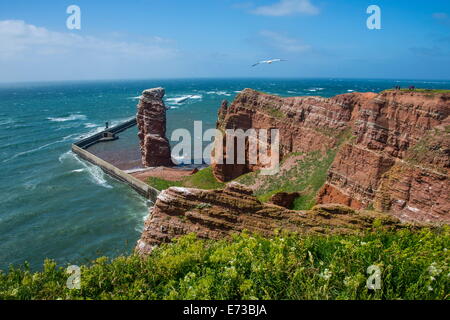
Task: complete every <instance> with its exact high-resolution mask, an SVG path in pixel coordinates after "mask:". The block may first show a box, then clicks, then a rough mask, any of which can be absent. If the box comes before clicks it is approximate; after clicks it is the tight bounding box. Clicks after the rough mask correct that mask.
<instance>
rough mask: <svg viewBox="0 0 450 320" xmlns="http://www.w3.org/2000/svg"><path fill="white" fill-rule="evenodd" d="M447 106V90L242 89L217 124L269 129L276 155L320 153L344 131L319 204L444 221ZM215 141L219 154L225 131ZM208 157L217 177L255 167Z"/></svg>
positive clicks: (447, 216) (447, 205)
mask: <svg viewBox="0 0 450 320" xmlns="http://www.w3.org/2000/svg"><path fill="white" fill-rule="evenodd" d="M449 113H450V94H449V93H440V92H434V91H430V92H419V91H407V92H405V91H399V90H388V91H384V92H382V93H379V94H376V93H349V94H343V95H338V96H335V97H332V98H322V97H289V98H281V97H278V96H272V95H267V94H264V93H260V92H257V91H254V90H251V89H245V90H244V91H242V92H241V93H240V94H239V95H238V96H237V97H236V98H235V100H234V101H233V102H232V104H231V105H228V103H225V102H224V103H222V106H221V108H220V110H219V116H218V123H217V128H218V129H220V130H221V131H223V132H225V130H226V129H243V130H247V129H250V128H253V129H272V128H276V129H278V130H279V132H280V156H281V159H283V158H284V157H285V156H286V155H287V154H289V153H297V152H298V153H308V152H312V151H319V152H325V151H326V150H329V149H330V148H334V147H336V145H337V144H338V142H339V141H340V139H342V138H343V137H345V136H346V133H347V137H350V138H348V139H347V140H346V142H345V143H343V144H342V147H341V148H340V149H339V151H338V152H337V155H336V157H335V159H334V162H333V164H332V166H331V169H330V170H329V172H328V177H327V181H326V183H325V185H324V186H323V188H322V189H321V190H320V192H319V193H318V197H317V201H318V202H319V203H340V204H345V205H348V206H351V207H352V208H355V209H361V208H367V207H372V206H373V207H374V208H375V209H377V210H380V211H388V212H391V213H392V214H394V215H396V216H398V217H400V218H401V219H403V220H414V221H429V222H450V213H449V211H450V199H449V194H450V193H449V168H450V164H449V163H450V160H449V159H450V151H449V150H450V149H449V140H450V133H449V127H450V120H449ZM222 143H223V145H224V152H223V157H224V159H226V157H227V155H226V152H225V146H226V137H224V139H223V141H222ZM247 147H248V145H247ZM248 152H249V150H248V149H247V150H246V151H245V154H246V155H247V156H248ZM216 156H217V155H214V157H213V164H212V166H213V172H214V175H215V176H216V178H217V179H218V180H221V181H230V180H232V179H235V178H236V177H238V176H240V175H242V174H244V173H246V172H250V171H255V170H258V169H260V168H261V166H260V165H258V164H256V165H255V164H250V163H247V162H246V163H245V164H239V165H231V164H221V163H218V162H217V161H215V158H216Z"/></svg>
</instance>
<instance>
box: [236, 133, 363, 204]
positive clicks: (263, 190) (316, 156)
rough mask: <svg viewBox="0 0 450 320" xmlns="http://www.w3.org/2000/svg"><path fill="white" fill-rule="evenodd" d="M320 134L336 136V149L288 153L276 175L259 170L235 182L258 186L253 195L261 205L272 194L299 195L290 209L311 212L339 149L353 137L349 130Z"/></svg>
mask: <svg viewBox="0 0 450 320" xmlns="http://www.w3.org/2000/svg"><path fill="white" fill-rule="evenodd" d="M321 133H322V134H324V135H326V136H334V137H336V138H337V144H336V147H335V148H333V149H329V150H328V151H327V152H326V153H325V154H323V153H322V152H320V151H313V152H309V153H301V152H293V153H290V154H288V155H287V156H285V158H284V159H283V161H282V162H281V164H280V168H281V170H280V173H279V174H277V175H271V176H262V175H260V174H259V172H258V171H257V172H250V173H247V174H245V175H242V176H240V177H239V178H237V179H236V181H237V182H239V183H242V184H245V185H249V186H250V185H254V186H257V187H256V190H255V195H256V196H257V198H258V199H259V200H260V201H262V202H267V201H269V200H270V198H271V197H272V195H274V194H275V193H278V192H300V193H301V195H300V197H298V198H297V199H295V201H294V203H293V207H292V208H291V209H293V210H309V209H311V208H312V207H313V206H314V205H315V204H316V202H315V198H316V194H317V192H318V191H319V189H320V188H321V187H322V186H323V185H324V183H325V181H326V179H327V174H328V170H329V169H330V166H331V164H332V163H333V161H334V158H335V157H336V154H337V152H338V150H339V148H340V147H341V146H342V144H343V143H344V142H351V141H352V140H353V138H354V137H353V136H352V134H351V132H350V131H349V130H346V131H344V132H341V133H340V134H338V135H336V133H334V134H333V133H332V132H331V131H324V132H321ZM293 157H295V164H292V163H291V164H289V165H286V166H285V164H286V163H288V162H292V161H291V160H292V158H293Z"/></svg>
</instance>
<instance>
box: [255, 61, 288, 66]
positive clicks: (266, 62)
mask: <svg viewBox="0 0 450 320" xmlns="http://www.w3.org/2000/svg"><path fill="white" fill-rule="evenodd" d="M280 61H287V60H284V59H270V60H263V61H260V62H257V63H255V64H254V65H252V67H256V66H257V65H258V64H263V63H265V64H272V63H274V62H280Z"/></svg>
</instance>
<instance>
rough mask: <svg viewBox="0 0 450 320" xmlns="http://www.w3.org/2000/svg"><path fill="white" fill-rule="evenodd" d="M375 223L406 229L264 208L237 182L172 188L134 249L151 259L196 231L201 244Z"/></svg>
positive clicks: (344, 213) (330, 210) (332, 211)
mask: <svg viewBox="0 0 450 320" xmlns="http://www.w3.org/2000/svg"><path fill="white" fill-rule="evenodd" d="M375 219H379V221H381V222H382V224H383V225H384V226H385V227H386V228H400V227H402V225H401V224H400V222H399V220H398V219H396V218H393V217H390V216H388V215H383V214H379V213H375V212H371V211H360V212H357V211H354V210H352V209H350V208H348V207H344V206H340V205H320V206H316V207H314V208H313V209H312V210H310V211H292V210H288V209H286V208H283V207H279V206H276V205H273V204H265V203H261V202H260V201H258V200H257V199H256V197H254V196H253V195H252V190H250V189H248V188H246V187H245V186H243V185H240V184H238V183H235V182H232V183H230V184H228V185H227V186H226V188H225V189H223V190H200V189H190V188H179V187H171V188H169V189H167V190H164V191H162V192H161V193H160V194H159V196H158V199H157V201H156V203H155V206H154V207H153V208H152V210H151V213H150V216H149V217H148V218H147V219H146V221H145V226H144V231H143V233H142V236H141V238H140V240H139V241H138V243H137V246H136V250H137V252H138V253H141V254H148V253H149V252H151V250H152V249H153V247H154V246H155V245H158V244H160V243H163V242H169V241H170V240H171V239H173V238H176V237H178V236H181V235H185V234H188V233H192V232H195V233H196V234H197V236H198V237H199V238H203V239H223V238H228V237H230V236H231V235H232V234H233V233H238V232H242V231H244V230H248V231H249V232H251V233H259V234H261V235H265V236H270V235H272V234H273V233H274V232H275V230H280V231H282V230H285V231H293V232H299V233H302V234H307V233H327V234H330V233H339V234H354V233H358V232H361V231H362V230H367V229H370V228H371V227H372V226H373V222H374V220H375Z"/></svg>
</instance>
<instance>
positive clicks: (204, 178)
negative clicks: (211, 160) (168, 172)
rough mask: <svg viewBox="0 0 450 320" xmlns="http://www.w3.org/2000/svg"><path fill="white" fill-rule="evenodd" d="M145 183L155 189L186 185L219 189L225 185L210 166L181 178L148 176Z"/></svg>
mask: <svg viewBox="0 0 450 320" xmlns="http://www.w3.org/2000/svg"><path fill="white" fill-rule="evenodd" d="M147 183H148V184H149V185H150V186H152V187H154V188H155V189H157V190H160V191H161V190H165V189H167V188H169V187H188V188H197V189H205V190H208V189H219V188H223V187H224V186H225V184H224V183H222V182H219V181H217V180H216V178H215V177H214V175H213V173H212V169H211V167H208V168H205V169H202V170H200V171H199V172H197V173H195V174H193V175H191V176H187V177H185V178H183V179H182V180H178V181H169V180H164V179H161V178H155V177H150V178H148V179H147Z"/></svg>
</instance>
